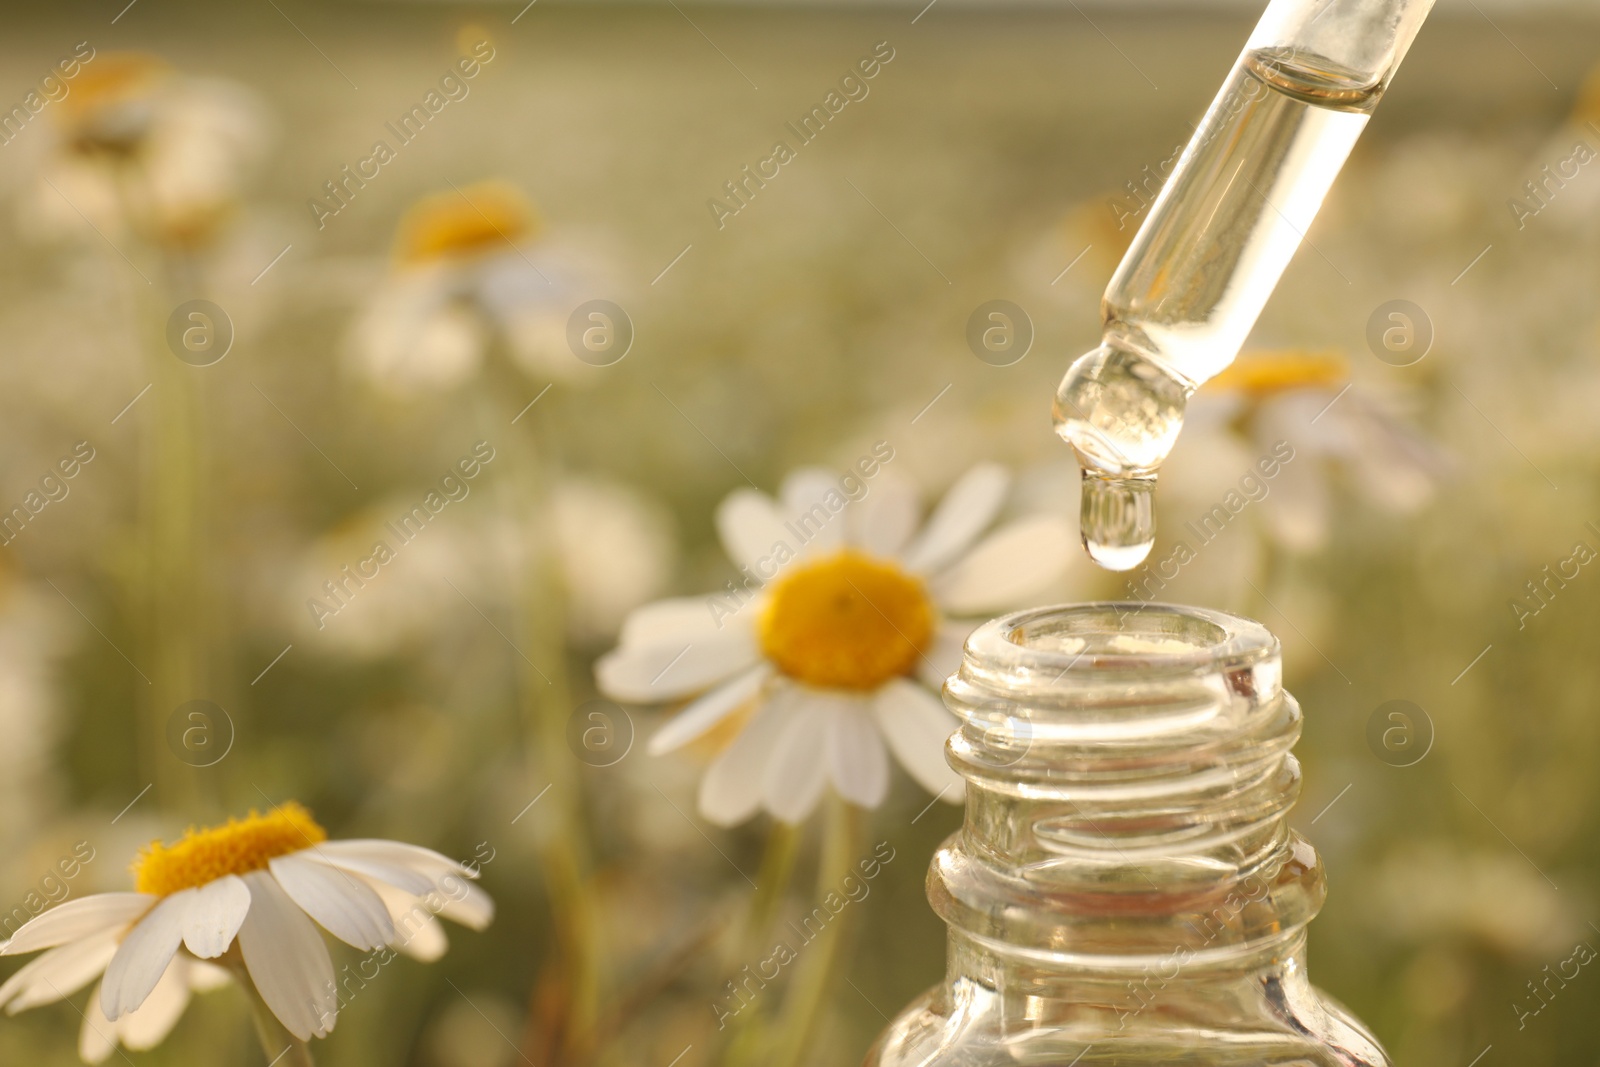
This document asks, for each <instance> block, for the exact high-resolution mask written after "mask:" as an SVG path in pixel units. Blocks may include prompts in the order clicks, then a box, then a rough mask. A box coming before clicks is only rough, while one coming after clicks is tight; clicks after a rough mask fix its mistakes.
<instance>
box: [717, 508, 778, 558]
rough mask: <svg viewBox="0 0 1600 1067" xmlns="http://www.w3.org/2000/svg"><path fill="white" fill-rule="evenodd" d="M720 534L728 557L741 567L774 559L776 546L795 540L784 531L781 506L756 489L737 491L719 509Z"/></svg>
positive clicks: (718, 524)
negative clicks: (761, 560) (773, 548)
mask: <svg viewBox="0 0 1600 1067" xmlns="http://www.w3.org/2000/svg"><path fill="white" fill-rule="evenodd" d="M716 523H717V533H718V534H719V535H720V536H721V537H722V547H723V548H725V549H726V550H727V552H728V558H729V559H732V560H733V562H734V563H735V564H737V565H738V566H741V567H752V566H754V564H755V563H756V561H757V560H760V559H762V558H764V557H768V556H771V554H772V546H773V545H776V544H778V543H779V542H782V543H784V544H788V543H789V542H790V541H791V540H792V538H791V537H790V535H789V532H788V531H787V530H785V529H784V528H783V517H782V515H781V514H779V512H778V506H777V505H776V504H774V503H773V501H772V498H771V497H769V496H767V494H765V493H762V492H759V491H757V490H755V489H735V490H734V491H733V492H731V493H729V494H728V496H727V498H726V499H724V500H723V501H722V503H721V504H720V505H718V506H717V516H716Z"/></svg>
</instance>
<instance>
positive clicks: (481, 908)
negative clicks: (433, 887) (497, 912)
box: [431, 882, 494, 930]
mask: <svg viewBox="0 0 1600 1067" xmlns="http://www.w3.org/2000/svg"><path fill="white" fill-rule="evenodd" d="M435 895H436V896H437V897H438V898H439V899H438V900H436V901H432V902H431V903H435V904H437V906H438V914H439V915H441V916H442V917H444V918H446V919H449V920H450V921H451V922H457V923H460V924H461V925H462V926H465V927H466V928H467V929H469V930H485V929H488V926H489V924H490V923H491V922H493V921H494V901H493V900H491V899H490V898H489V894H488V893H485V892H484V891H483V890H481V889H479V888H478V887H477V886H475V885H472V884H470V883H468V882H457V883H455V885H454V886H452V887H450V888H446V889H440V890H439V891H438V893H437V894H435Z"/></svg>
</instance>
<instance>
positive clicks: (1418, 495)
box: [1163, 350, 1445, 553]
mask: <svg viewBox="0 0 1600 1067" xmlns="http://www.w3.org/2000/svg"><path fill="white" fill-rule="evenodd" d="M1279 442H1283V443H1284V444H1286V445H1287V446H1288V450H1289V451H1290V452H1291V453H1292V457H1293V458H1292V459H1290V460H1288V461H1286V462H1280V463H1279V464H1277V465H1276V466H1277V467H1278V470H1277V473H1276V474H1274V475H1273V479H1272V481H1271V482H1270V483H1268V488H1269V489H1270V492H1268V493H1267V495H1266V496H1265V497H1264V498H1263V499H1262V500H1261V501H1260V502H1259V504H1255V505H1252V506H1253V507H1256V508H1258V509H1259V514H1260V517H1261V519H1262V521H1263V524H1264V529H1265V533H1266V535H1267V536H1268V538H1269V539H1270V540H1271V541H1272V542H1273V543H1275V544H1277V545H1279V546H1280V547H1282V548H1284V549H1286V550H1288V551H1290V552H1294V553H1310V552H1315V551H1317V550H1319V549H1321V548H1322V547H1323V545H1325V544H1326V542H1327V538H1328V530H1329V526H1330V524H1331V521H1332V520H1331V516H1332V512H1333V500H1334V485H1335V480H1336V477H1338V476H1341V475H1342V476H1343V481H1344V482H1345V483H1346V484H1347V485H1348V487H1349V488H1350V489H1351V490H1353V491H1354V492H1355V493H1356V495H1357V496H1359V497H1361V498H1363V499H1365V500H1368V501H1370V502H1372V503H1374V504H1376V505H1378V506H1379V507H1381V508H1383V509H1385V510H1388V511H1393V512H1409V511H1414V510H1415V509H1417V508H1418V507H1421V506H1422V505H1423V504H1425V503H1426V502H1427V501H1428V499H1429V498H1430V497H1431V496H1432V494H1433V491H1434V488H1435V486H1436V485H1437V483H1438V480H1439V478H1440V476H1441V475H1442V474H1443V472H1444V469H1445V462H1444V459H1443V457H1442V456H1441V454H1440V453H1439V452H1438V451H1437V449H1435V448H1434V446H1433V445H1431V444H1430V443H1429V442H1427V441H1426V440H1425V439H1424V438H1423V437H1421V436H1420V435H1419V434H1418V433H1416V431H1414V430H1412V429H1411V428H1410V427H1408V426H1407V425H1406V424H1405V423H1404V422H1402V421H1401V420H1400V419H1399V418H1398V417H1396V416H1395V415H1394V414H1393V413H1392V412H1391V411H1390V410H1389V407H1388V406H1387V405H1386V404H1385V403H1383V401H1382V399H1381V398H1379V397H1376V396H1372V395H1369V394H1365V393H1363V392H1361V391H1360V390H1357V389H1355V388H1354V387H1352V385H1351V382H1350V367H1349V363H1348V361H1347V360H1346V359H1345V358H1344V356H1342V355H1341V354H1339V353H1337V352H1308V351H1301V350H1284V351H1255V352H1245V353H1242V354H1241V355H1240V356H1239V358H1238V359H1237V360H1235V361H1234V363H1233V365H1232V366H1230V367H1228V368H1227V369H1226V370H1224V371H1223V372H1222V373H1221V374H1219V375H1217V376H1216V377H1215V378H1212V379H1211V380H1210V381H1208V382H1206V383H1205V384H1204V385H1203V386H1201V388H1200V389H1199V391H1198V392H1197V393H1196V394H1195V396H1194V398H1193V399H1192V400H1191V401H1190V403H1189V408H1188V412H1187V415H1186V418H1185V427H1184V432H1183V434H1182V436H1180V437H1179V439H1178V445H1177V447H1176V448H1174V449H1173V454H1172V457H1171V459H1170V460H1169V461H1168V463H1167V464H1166V465H1165V467H1164V468H1163V471H1164V474H1165V475H1166V479H1165V481H1166V483H1167V484H1169V485H1171V486H1174V487H1178V488H1176V489H1175V492H1179V493H1181V492H1182V487H1183V486H1184V485H1185V484H1190V485H1194V486H1196V487H1197V488H1199V490H1200V491H1201V492H1209V491H1210V490H1209V489H1207V488H1206V487H1207V486H1209V485H1210V484H1211V483H1212V482H1215V481H1216V480H1217V479H1218V478H1220V479H1222V480H1224V481H1231V482H1236V481H1237V480H1238V479H1239V477H1240V476H1241V474H1249V473H1250V471H1251V469H1252V464H1253V463H1254V462H1255V461H1256V460H1257V459H1258V457H1262V456H1271V455H1273V454H1274V451H1273V450H1274V448H1275V447H1277V446H1278V445H1279ZM1276 459H1277V460H1279V461H1282V460H1283V455H1282V454H1278V455H1276ZM1191 473H1192V474H1193V475H1194V476H1193V477H1190V475H1191ZM1207 473H1209V474H1210V475H1213V476H1214V477H1210V478H1208V477H1207V476H1206V475H1207ZM1228 488H1232V486H1231V485H1230V486H1228ZM1207 499H1208V500H1209V497H1208V498H1207Z"/></svg>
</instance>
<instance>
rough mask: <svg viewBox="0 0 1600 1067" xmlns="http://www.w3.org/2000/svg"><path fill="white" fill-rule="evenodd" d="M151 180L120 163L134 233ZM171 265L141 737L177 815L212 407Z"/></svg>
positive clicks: (192, 793)
mask: <svg viewBox="0 0 1600 1067" xmlns="http://www.w3.org/2000/svg"><path fill="white" fill-rule="evenodd" d="M143 180H144V179H143V175H142V174H140V173H139V172H138V169H137V167H136V165H134V164H118V175H117V187H118V190H119V194H120V196H121V200H122V205H123V210H124V212H125V213H126V214H127V215H128V218H129V230H130V232H137V229H138V227H137V226H136V225H135V224H134V220H135V218H136V212H135V207H134V206H135V204H136V203H137V202H138V196H139V192H140V189H139V186H141V185H142V183H143ZM162 259H163V261H162V267H163V270H162V271H161V272H160V276H161V279H162V283H161V284H157V285H153V286H151V287H148V289H147V290H146V291H144V292H142V293H141V298H140V309H139V317H140V320H141V322H140V331H139V332H140V336H141V337H142V339H143V343H142V345H141V347H142V348H143V349H144V352H145V357H146V366H147V370H148V373H149V375H150V382H151V385H152V387H153V388H151V390H150V391H151V394H152V395H151V397H150V399H149V401H148V402H147V403H146V404H145V405H144V411H143V418H144V435H143V437H144V439H143V448H142V451H143V456H142V470H141V481H142V484H141V487H140V501H139V504H140V522H141V526H142V527H143V530H142V541H143V544H142V552H141V557H142V561H141V567H140V571H139V574H138V577H137V579H136V588H137V590H138V593H137V596H136V598H135V599H136V601H137V603H138V605H139V613H138V614H139V617H140V619H141V623H142V625H141V627H140V629H141V630H142V631H143V632H144V638H145V640H144V642H143V648H144V649H145V655H144V656H143V657H142V658H143V660H144V661H145V663H146V665H147V667H148V670H149V674H148V676H147V678H146V681H147V682H148V683H149V684H148V685H146V686H145V692H144V700H143V709H142V714H141V719H142V720H143V721H142V728H141V729H140V731H139V733H140V748H141V751H142V758H143V761H144V763H145V765H146V768H147V771H148V775H149V778H150V780H151V781H154V782H155V783H156V787H157V788H156V794H157V801H158V803H159V804H160V805H161V806H162V807H164V808H165V809H166V810H168V811H183V812H186V813H188V814H190V815H193V814H195V812H194V807H195V805H196V802H197V800H198V797H197V793H196V787H197V781H196V775H195V774H194V773H193V772H192V771H191V769H190V768H189V767H188V766H185V761H184V760H182V759H181V758H180V757H179V756H178V754H177V753H173V752H170V751H168V750H167V722H168V719H169V718H170V717H171V716H172V715H173V713H174V712H175V711H176V710H177V708H178V706H179V705H180V704H183V703H184V702H185V701H189V700H195V699H199V698H202V697H206V696H209V695H210V694H209V693H208V692H207V690H206V668H207V663H208V661H209V654H208V651H209V649H208V645H209V640H208V637H207V635H208V634H209V632H210V627H211V620H210V619H209V618H208V617H207V614H208V613H207V611H206V604H207V600H206V597H207V583H206V581H205V577H204V575H205V569H206V547H207V545H206V540H207V539H206V537H205V533H204V528H205V522H204V510H203V508H204V499H205V492H204V469H205V453H204V444H203V442H204V438H205V433H204V425H203V412H204V404H203V400H202V397H201V392H200V387H201V383H200V381H199V379H198V378H197V376H196V373H195V371H196V369H195V368H193V367H190V366H188V365H186V364H184V363H182V362H180V361H179V360H178V358H177V357H176V356H175V355H174V354H173V353H172V352H170V351H169V350H168V348H167V343H166V320H167V316H168V315H169V314H170V313H171V311H172V309H173V307H174V306H175V302H176V300H177V298H178V296H177V293H176V291H175V287H176V286H177V285H178V284H182V283H183V282H182V281H181V279H183V278H184V277H186V276H187V275H188V274H189V273H190V272H189V270H188V267H189V264H187V263H182V262H177V261H175V260H173V259H172V258H171V257H166V256H164V257H162ZM210 725H211V726H213V727H214V725H215V724H210ZM184 736H185V737H189V736H193V735H190V734H185V735H184ZM208 740H211V741H215V740H216V738H215V737H211V738H208Z"/></svg>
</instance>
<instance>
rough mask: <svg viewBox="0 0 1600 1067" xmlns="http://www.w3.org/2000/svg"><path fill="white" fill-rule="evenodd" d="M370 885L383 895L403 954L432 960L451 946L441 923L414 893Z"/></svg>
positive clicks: (395, 943)
mask: <svg viewBox="0 0 1600 1067" xmlns="http://www.w3.org/2000/svg"><path fill="white" fill-rule="evenodd" d="M372 888H373V889H374V890H375V891H376V892H377V894H378V896H380V897H382V898H383V904H384V907H386V908H388V909H389V918H390V919H391V920H393V922H394V930H395V942H394V947H395V948H396V949H398V950H399V951H400V952H401V953H402V954H404V955H407V956H410V957H411V958H412V959H414V960H421V961H422V962H423V963H432V962H433V961H434V960H436V959H438V958H439V957H440V956H443V955H444V953H445V950H446V949H447V948H449V947H450V941H449V939H448V938H447V937H446V936H445V933H444V926H443V924H442V923H440V922H439V920H438V919H436V918H434V916H433V911H432V909H431V908H429V907H428V906H427V905H426V904H424V903H423V902H422V901H421V900H420V899H418V898H417V897H414V896H412V895H411V894H410V893H406V892H403V891H402V890H399V889H396V888H395V887H394V886H392V885H385V884H384V883H382V882H374V883H373V884H372Z"/></svg>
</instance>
